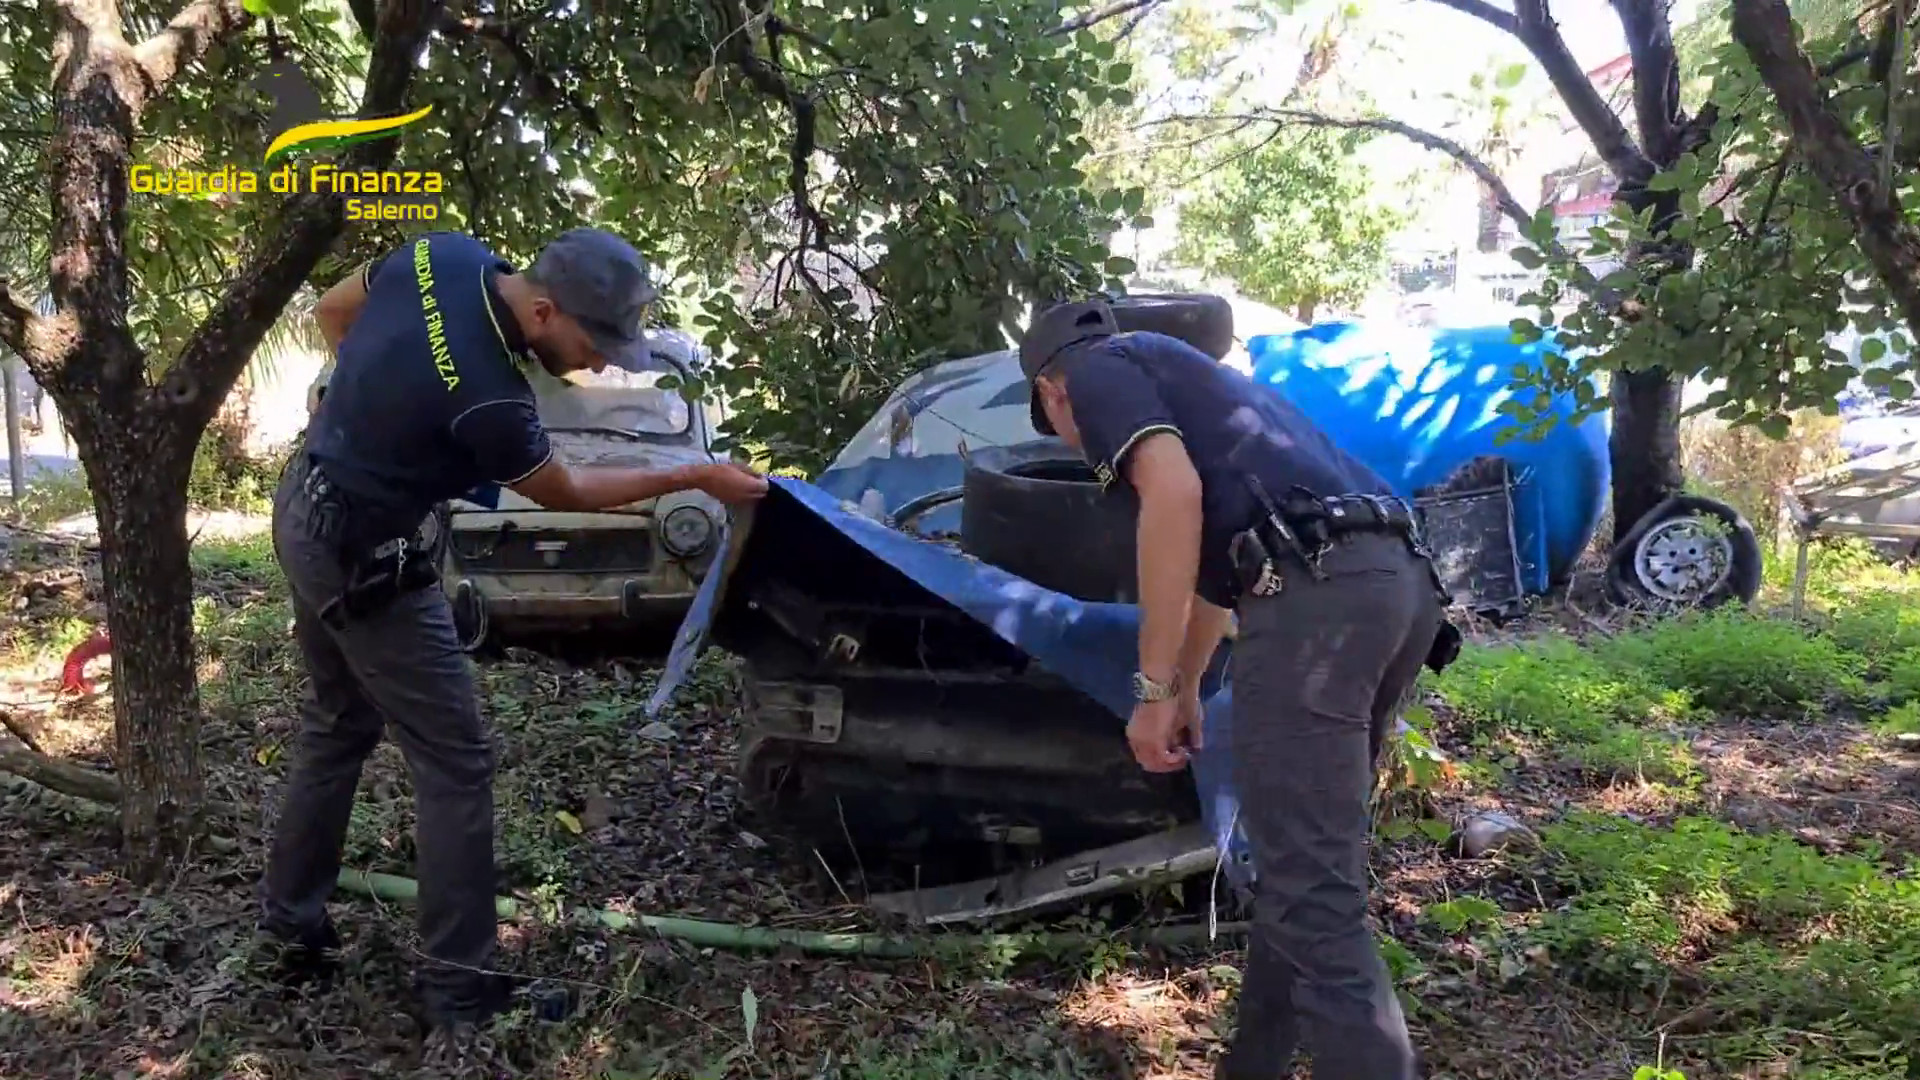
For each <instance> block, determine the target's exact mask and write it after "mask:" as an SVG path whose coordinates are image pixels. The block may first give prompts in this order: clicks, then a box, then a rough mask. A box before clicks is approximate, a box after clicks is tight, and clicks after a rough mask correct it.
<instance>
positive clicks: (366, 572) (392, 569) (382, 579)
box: [302, 462, 440, 630]
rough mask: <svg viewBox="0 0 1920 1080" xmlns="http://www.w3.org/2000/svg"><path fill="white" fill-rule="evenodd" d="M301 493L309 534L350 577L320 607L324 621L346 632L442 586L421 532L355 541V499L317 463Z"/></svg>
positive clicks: (314, 463)
mask: <svg viewBox="0 0 1920 1080" xmlns="http://www.w3.org/2000/svg"><path fill="white" fill-rule="evenodd" d="M302 491H303V493H304V494H305V496H306V499H307V504H308V507H309V509H310V510H311V516H310V522H311V527H310V530H309V531H310V532H311V534H312V535H313V538H314V539H316V540H319V541H321V542H322V543H324V544H326V545H327V546H328V547H329V548H331V549H332V550H333V551H334V553H335V555H336V557H337V558H338V560H339V565H340V569H341V572H342V573H343V575H344V576H345V578H346V584H345V585H344V586H343V587H342V588H341V590H340V593H339V595H337V596H334V597H333V598H331V599H329V600H328V601H327V602H326V603H324V604H322V605H321V606H320V620H321V621H322V622H324V623H326V624H327V625H328V626H331V627H333V628H334V629H336V630H339V629H343V628H345V627H346V625H347V624H348V623H350V622H354V621H357V620H360V619H364V618H366V617H367V616H369V615H373V614H375V613H377V612H379V611H381V610H382V609H384V608H386V607H387V606H388V605H390V604H392V603H393V602H394V601H396V600H398V599H399V598H400V597H402V596H404V595H406V594H407V593H410V592H414V591H416V590H419V589H425V588H431V587H432V586H434V585H437V584H439V582H440V570H439V567H437V566H435V565H434V561H433V553H432V552H431V551H430V550H428V548H427V547H426V545H425V544H423V543H422V542H421V540H420V537H419V532H418V530H415V532H414V533H413V534H412V535H409V536H395V537H390V538H388V539H386V540H381V541H377V542H375V543H373V544H365V543H358V542H355V537H356V536H357V530H356V529H355V528H354V527H353V518H354V514H353V506H352V500H351V499H350V498H348V496H347V494H346V492H344V491H342V490H340V488H339V486H338V485H336V484H334V483H333V482H332V481H331V480H329V479H327V476H326V474H325V473H324V472H322V471H321V469H320V466H319V463H318V462H313V463H311V464H309V466H308V470H307V475H306V477H305V478H304V480H303V482H302Z"/></svg>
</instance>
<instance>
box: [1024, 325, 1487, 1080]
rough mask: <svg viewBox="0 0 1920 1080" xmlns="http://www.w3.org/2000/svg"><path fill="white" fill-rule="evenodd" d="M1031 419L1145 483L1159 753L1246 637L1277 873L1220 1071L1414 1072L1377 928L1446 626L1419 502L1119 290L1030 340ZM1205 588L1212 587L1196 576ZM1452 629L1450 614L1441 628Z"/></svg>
mask: <svg viewBox="0 0 1920 1080" xmlns="http://www.w3.org/2000/svg"><path fill="white" fill-rule="evenodd" d="M1020 363H1021V367H1022V369H1023V370H1024V372H1025V374H1026V377H1027V379H1028V380H1029V382H1030V383H1032V384H1033V424H1034V427H1035V428H1036V429H1038V430H1039V431H1040V432H1041V433H1042V434H1056V433H1057V434H1058V435H1059V436H1060V437H1061V439H1063V440H1064V441H1065V442H1067V443H1068V444H1069V445H1071V446H1073V447H1074V448H1075V449H1077V450H1079V451H1080V452H1081V453H1082V454H1083V455H1084V456H1085V457H1086V459H1087V461H1088V462H1089V463H1090V464H1092V465H1093V466H1094V467H1095V471H1096V474H1097V475H1098V476H1099V478H1100V480H1101V482H1102V484H1105V485H1114V484H1121V485H1124V490H1127V491H1130V492H1131V494H1132V495H1133V496H1134V497H1136V498H1137V500H1138V512H1139V541H1138V542H1139V555H1138V559H1139V597H1140V601H1139V602H1140V654H1139V669H1138V671H1137V672H1136V673H1135V675H1134V696H1135V698H1136V700H1137V702H1138V704H1137V706H1136V707H1135V709H1134V713H1133V718H1132V720H1131V722H1130V723H1129V724H1128V725H1127V740H1128V742H1129V743H1130V744H1131V745H1132V748H1133V753H1134V756H1135V757H1136V758H1138V759H1139V761H1140V764H1141V765H1142V766H1143V767H1145V768H1146V769H1148V770H1150V771H1153V772H1167V771H1172V770H1175V769H1179V768H1181V767H1182V766H1184V765H1185V764H1186V763H1187V760H1188V756H1189V752H1190V751H1191V750H1192V749H1194V748H1197V747H1198V746H1199V743H1200V697H1199V683H1200V678H1201V675H1202V673H1203V672H1205V671H1206V669H1207V665H1208V661H1209V660H1210V659H1211V658H1212V656H1213V652H1214V649H1215V648H1216V647H1217V646H1218V645H1219V643H1220V641H1221V639H1222V637H1223V636H1224V635H1225V632H1226V627H1227V623H1228V620H1229V618H1230V616H1229V611H1235V612H1237V613H1238V617H1239V628H1238V633H1237V636H1236V638H1235V641H1234V645H1233V655H1232V663H1231V672H1230V674H1231V679H1232V687H1233V727H1232V731H1233V780H1234V784H1235V787H1236V788H1237V790H1238V793H1239V795H1240V798H1241V800H1242V804H1243V805H1242V809H1241V811H1240V820H1241V823H1242V824H1243V826H1244V828H1245V831H1246V835H1247V838H1248V840H1249V843H1250V846H1251V848H1252V853H1253V857H1254V860H1255V862H1254V867H1255V870H1256V872H1257V875H1258V895H1257V897H1256V898H1255V901H1254V904H1255V909H1254V934H1253V940H1252V945H1251V951H1250V955H1249V958H1248V965H1247V973H1246V980H1245V983H1244V986H1243V989H1242V991H1241V995H1240V1003H1241V1004H1240V1012H1239V1024H1238V1030H1237V1033H1236V1035H1235V1037H1234V1040H1233V1044H1232V1046H1231V1048H1230V1051H1229V1053H1228V1056H1227V1058H1226V1059H1225V1060H1224V1061H1223V1063H1222V1065H1221V1068H1220V1070H1219V1073H1218V1075H1219V1076H1220V1077H1221V1078H1222V1080H1255V1078H1258V1080H1277V1078H1279V1077H1282V1076H1285V1075H1288V1073H1289V1069H1290V1065H1291V1061H1292V1058H1293V1055H1294V1052H1295V1050H1296V1049H1297V1048H1299V1044H1300V1043H1301V1042H1303V1041H1304V1043H1305V1047H1304V1049H1306V1050H1307V1052H1308V1053H1309V1054H1310V1055H1311V1057H1312V1059H1313V1075H1314V1076H1315V1077H1316V1078H1317V1080H1404V1078H1409V1077H1412V1076H1413V1075H1414V1055H1413V1048H1412V1045H1411V1043H1410V1042H1409V1040H1408V1037H1407V1028H1406V1021H1405V1019H1404V1018H1403V1017H1402V1015H1401V1012H1400V1006H1399V1003H1398V1000H1397V998H1396V997H1395V995H1394V990H1393V986H1392V985H1391V981H1390V979H1389V977H1388V974H1387V969H1386V967H1385V965H1384V964H1383V963H1382V961H1381V958H1380V955H1379V952H1378V950H1377V948H1376V947H1375V944H1374V939H1373V935H1372V933H1371V931H1370V930H1369V929H1368V926H1367V891H1368V873H1367V839H1368V801H1369V799H1370V796H1371V793H1372V788H1373V779H1374V758H1375V756H1376V755H1377V754H1378V752H1379V749H1380V744H1381V741H1382V738H1383V737H1384V736H1385V734H1386V732H1387V728H1388V725H1389V724H1390V723H1392V721H1393V718H1394V716H1395V713H1396V711H1397V709H1398V707H1399V705H1400V702H1401V699H1402V697H1403V696H1404V695H1405V694H1406V693H1407V692H1408V690H1409V689H1410V688H1411V686H1412V684H1413V681H1414V678H1415V676H1416V675H1418V674H1419V670H1420V667H1421V666H1422V664H1423V663H1424V662H1426V661H1427V659H1428V656H1429V653H1430V651H1431V650H1433V649H1434V647H1435V645H1436V641H1437V640H1444V639H1442V638H1441V634H1442V631H1443V627H1445V624H1444V620H1443V617H1442V611H1443V604H1442V601H1441V593H1440V590H1439V587H1438V582H1437V579H1436V578H1435V577H1434V576H1433V573H1432V569H1431V564H1430V562H1429V561H1428V560H1427V559H1426V558H1425V555H1424V551H1423V549H1422V548H1421V547H1420V545H1419V541H1418V538H1417V533H1416V532H1415V531H1414V530H1413V529H1412V519H1411V516H1410V512H1409V510H1408V508H1407V507H1406V506H1405V505H1404V504H1402V503H1401V502H1400V501H1399V500H1398V499H1396V498H1394V497H1393V495H1392V494H1391V490H1390V489H1389V488H1388V487H1387V485H1386V483H1385V482H1384V481H1382V480H1381V478H1380V477H1379V476H1378V475H1376V474H1375V473H1374V472H1372V471H1371V470H1370V469H1368V468H1367V467H1366V466H1364V465H1362V464H1361V463H1360V462H1358V461H1356V460H1355V459H1354V458H1352V457H1351V456H1349V455H1347V454H1346V453H1344V452H1342V451H1341V450H1340V449H1339V448H1338V447H1336V446H1334V444H1333V443H1332V441H1331V440H1329V439H1328V438H1327V436H1326V435H1325V434H1324V433H1323V432H1321V431H1320V430H1319V429H1318V428H1317V427H1315V426H1314V424H1313V423H1312V422H1311V421H1310V420H1309V419H1308V418H1307V417H1306V416H1305V415H1304V414H1303V413H1301V411H1300V410H1299V409H1298V408H1296V407H1295V406H1294V405H1292V404H1291V403H1290V402H1288V401H1286V400H1285V399H1283V398H1282V397H1280V396H1279V395H1277V394H1275V393H1274V392H1272V391H1271V390H1268V389H1266V388H1264V387H1261V386H1258V385H1256V384H1255V383H1254V382H1253V381H1252V380H1251V379H1249V378H1248V377H1246V376H1245V375H1242V374H1240V373H1239V372H1236V371H1234V370H1232V369H1231V368H1228V367H1226V366H1224V365H1222V364H1220V363H1218V362H1216V361H1215V360H1213V359H1212V358H1211V357H1209V356H1207V355H1206V354H1205V353H1202V352H1200V351H1199V350H1197V349H1195V348H1193V347H1192V346H1190V345H1188V344H1186V343H1185V342H1182V341H1179V340H1177V339H1175V338H1172V337H1167V336H1165V335H1161V334H1156V333H1147V332H1136V333H1121V332H1120V331H1119V328H1118V326H1117V325H1116V324H1115V322H1114V316H1113V313H1112V311H1111V310H1110V309H1109V308H1108V307H1107V306H1106V305H1105V304H1103V303H1099V302H1089V303H1075V304H1064V305H1060V306H1057V307H1054V308H1051V309H1049V310H1048V311H1046V312H1044V313H1043V314H1041V315H1040V316H1039V317H1038V318H1037V319H1036V320H1035V321H1034V324H1033V326H1032V328H1031V329H1030V330H1029V331H1028V332H1027V335H1026V337H1025V339H1024V340H1023V341H1022V343H1021V348H1020ZM1196 594H1197V595H1196ZM1445 629H1447V630H1448V631H1449V632H1450V628H1445Z"/></svg>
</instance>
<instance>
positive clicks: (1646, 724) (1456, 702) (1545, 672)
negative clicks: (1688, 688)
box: [1435, 638, 1698, 784]
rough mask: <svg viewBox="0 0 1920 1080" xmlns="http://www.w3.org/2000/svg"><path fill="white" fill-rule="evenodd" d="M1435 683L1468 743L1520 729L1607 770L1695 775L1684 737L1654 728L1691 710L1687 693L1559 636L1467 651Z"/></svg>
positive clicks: (1527, 737) (1515, 734) (1681, 777)
mask: <svg viewBox="0 0 1920 1080" xmlns="http://www.w3.org/2000/svg"><path fill="white" fill-rule="evenodd" d="M1435 683H1436V685H1437V687H1438V688H1439V690H1440V693H1441V694H1442V695H1443V696H1444V697H1445V698H1446V699H1447V701H1448V702H1449V703H1451V704H1452V705H1453V707H1454V708H1455V709H1456V710H1458V712H1459V713H1460V716H1461V718H1462V719H1463V720H1465V721H1466V726H1467V731H1468V735H1469V737H1470V738H1471V739H1473V741H1474V742H1475V743H1476V744H1479V745H1482V746H1488V745H1492V744H1493V743H1495V742H1498V741H1501V740H1502V739H1506V738H1518V739H1520V740H1522V741H1525V742H1529V743H1536V744H1539V745H1541V746H1544V747H1547V748H1550V749H1552V750H1553V752H1555V753H1557V754H1558V755H1559V756H1560V757H1562V758H1563V759H1564V760H1566V761H1567V762H1569V763H1570V764H1573V765H1575V766H1578V767H1580V768H1582V769H1585V770H1587V771H1590V772H1594V773H1599V774H1602V775H1605V776H1608V777H1629V776H1638V777H1644V778H1646V779H1649V780H1658V781H1667V782H1675V783H1681V784H1687V783H1692V782H1693V781H1694V780H1695V779H1696V777H1697V774H1698V770H1697V768H1696V767H1695V765H1694V763H1693V760H1692V756H1691V754H1690V753H1689V752H1688V750H1687V748H1686V746H1685V745H1683V744H1682V743H1680V742H1679V741H1678V740H1676V739H1675V738H1673V737H1672V736H1671V735H1670V734H1668V733H1667V732H1666V731H1664V730H1662V729H1664V728H1666V727H1668V726H1669V725H1671V724H1672V723H1674V722H1676V721H1678V720H1680V719H1682V718H1683V717H1685V716H1686V715H1687V713H1688V712H1689V708H1688V698H1687V695H1686V693H1685V692H1683V691H1680V690H1674V689H1667V688H1664V687H1660V686H1657V685H1655V684H1653V683H1652V682H1650V681H1649V680H1647V679H1645V678H1643V677H1640V676H1638V675H1636V674H1635V673H1633V672H1631V671H1629V670H1626V669H1622V668H1617V667H1612V666H1609V665H1608V664H1606V663H1604V662H1603V661H1602V660H1600V659H1599V658H1598V657H1596V656H1595V655H1594V654H1593V653H1591V652H1589V651H1587V650H1585V649H1582V648H1580V647H1579V646H1578V645H1576V644H1574V643H1573V642H1572V641H1569V640H1567V639H1565V638H1546V639H1542V640H1539V641H1533V642H1528V643H1526V644H1524V645H1516V646H1506V647H1501V648H1492V649H1473V650H1469V651H1467V652H1466V653H1463V654H1462V655H1461V657H1460V660H1459V661H1458V662H1457V663H1455V664H1454V665H1453V666H1452V667H1450V668H1448V669H1447V670H1446V671H1445V672H1444V673H1442V675H1441V676H1440V677H1439V678H1438V679H1436V680H1435Z"/></svg>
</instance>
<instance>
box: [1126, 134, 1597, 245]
mask: <svg viewBox="0 0 1920 1080" xmlns="http://www.w3.org/2000/svg"><path fill="white" fill-rule="evenodd" d="M1209 121H1220V122H1224V123H1233V124H1238V125H1239V126H1240V127H1245V126H1246V125H1248V124H1257V123H1269V124H1277V125H1280V126H1283V127H1284V126H1288V125H1298V126H1300V127H1321V128H1337V129H1340V130H1343V131H1379V132H1384V133H1386V134H1389V135H1398V136H1399V137H1401V138H1403V139H1406V140H1407V141H1408V142H1411V143H1414V144H1415V145H1417V146H1421V147H1425V148H1426V149H1428V150H1435V151H1438V152H1440V153H1442V154H1445V155H1447V156H1448V157H1450V158H1452V159H1453V160H1454V161H1455V162H1456V163H1458V164H1459V165H1460V166H1461V167H1462V168H1464V169H1466V170H1467V171H1468V172H1470V173H1472V174H1473V175H1474V178H1475V179H1477V180H1479V181H1480V183H1482V184H1484V185H1485V186H1486V188H1487V190H1488V191H1489V192H1491V193H1492V195H1493V199H1494V202H1495V203H1496V204H1498V205H1499V207H1500V212H1501V213H1503V214H1505V215H1506V216H1507V217H1508V218H1510V219H1512V220H1513V222H1514V223H1515V224H1517V225H1519V226H1520V227H1521V228H1522V229H1525V228H1528V227H1529V226H1531V225H1532V224H1533V211H1530V210H1528V209H1527V208H1526V206H1525V205H1523V204H1522V203H1521V202H1520V200H1519V199H1518V198H1517V197H1515V195H1514V194H1513V189H1512V188H1509V187H1508V186H1507V183H1506V181H1505V180H1502V179H1501V178H1500V174H1499V173H1498V172H1495V171H1494V168H1493V166H1491V165H1488V164H1487V163H1486V162H1485V161H1483V160H1481V159H1480V157H1479V155H1477V154H1475V153H1474V152H1473V151H1471V150H1469V149H1467V148H1466V147H1464V146H1462V145H1460V144H1459V143H1457V142H1455V141H1454V140H1452V139H1449V138H1447V137H1445V136H1444V135H1436V134H1434V133H1433V132H1431V131H1427V130H1425V129H1424V128H1417V127H1414V126H1413V125H1412V124H1408V123H1404V122H1402V121H1399V120H1394V119H1391V118H1388V117H1384V116H1328V115H1326V114H1325V113H1317V112H1311V111H1308V110H1305V109H1262V110H1260V111H1258V112H1253V113H1225V114H1223V113H1212V114H1207V115H1201V116H1170V117H1165V118H1162V119H1159V120H1149V121H1146V122H1145V123H1143V124H1141V125H1140V126H1141V127H1151V126H1155V125H1159V124H1172V123H1207V122H1209ZM1236 130H1237V129H1236ZM1556 247H1557V245H1556ZM1557 253H1559V254H1564V252H1557Z"/></svg>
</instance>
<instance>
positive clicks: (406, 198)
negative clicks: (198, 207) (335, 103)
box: [128, 56, 446, 221]
mask: <svg viewBox="0 0 1920 1080" xmlns="http://www.w3.org/2000/svg"><path fill="white" fill-rule="evenodd" d="M253 88H254V89H256V90H259V91H261V92H262V93H264V94H265V95H266V96H267V97H269V98H270V99H272V101H273V111H272V113H271V114H270V115H269V116H268V117H267V125H266V127H267V131H268V132H269V133H272V132H278V134H275V135H273V137H272V139H271V140H270V141H269V142H268V143H267V152H266V155H265V157H266V166H267V171H266V172H265V173H264V174H262V173H258V172H255V171H253V170H251V169H239V168H235V167H234V166H232V165H227V166H224V167H222V168H219V169H194V168H157V167H155V166H153V165H145V164H141V165H135V166H133V167H132V169H131V170H129V176H128V180H129V182H130V185H131V187H132V188H133V191H134V192H135V193H136V194H142V195H146V194H154V195H173V196H180V197H185V198H197V199H209V200H214V201H223V200H225V199H227V198H229V197H231V196H234V195H248V194H253V193H255V192H258V191H260V190H261V189H262V188H265V189H266V190H268V191H271V192H274V193H275V194H280V195H294V194H299V193H300V192H313V193H316V194H324V195H342V196H345V197H346V214H347V220H349V221H434V220H436V219H437V218H439V216H440V195H441V193H443V192H444V191H445V190H446V180H445V178H444V177H442V176H441V175H440V173H438V172H435V171H431V170H421V169H379V170H364V171H354V170H348V169H342V168H340V167H339V166H337V165H334V164H331V163H328V162H324V161H323V162H317V163H314V164H310V165H306V166H296V165H294V164H292V163H291V159H292V158H295V157H299V156H304V155H306V154H312V153H325V152H329V151H337V150H340V149H341V148H343V147H347V146H351V145H353V144H354V143H360V142H366V141H368V140H370V139H385V138H391V137H393V136H395V135H398V134H399V133H400V130H401V129H402V128H405V127H406V126H407V125H409V124H412V123H415V122H417V121H419V120H422V119H424V118H425V117H427V116H428V115H429V114H431V113H432V112H433V106H431V105H428V106H426V107H424V108H421V109H417V110H415V111H413V112H410V113H408V114H406V115H405V116H388V117H378V118H375V119H371V120H358V119H352V118H338V117H335V118H328V117H327V116H326V107H325V104H324V102H323V101H322V99H321V97H320V92H319V91H318V90H316V89H314V86H313V83H312V82H310V81H309V80H308V79H307V76H306V73H305V72H304V71H302V70H301V69H300V66H299V65H298V64H295V63H294V62H293V61H291V60H289V59H287V58H285V57H284V56H282V57H276V58H275V59H273V60H272V61H270V62H269V63H268V64H267V66H266V67H265V69H263V70H262V71H261V72H260V74H259V75H258V76H256V77H255V78H254V80H253Z"/></svg>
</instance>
